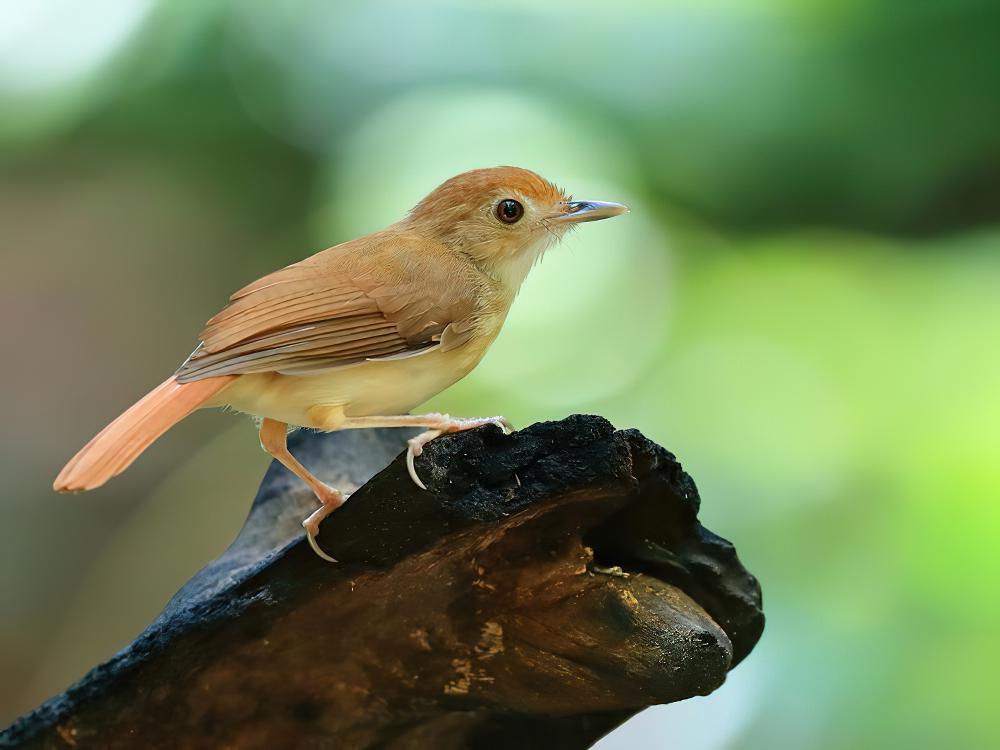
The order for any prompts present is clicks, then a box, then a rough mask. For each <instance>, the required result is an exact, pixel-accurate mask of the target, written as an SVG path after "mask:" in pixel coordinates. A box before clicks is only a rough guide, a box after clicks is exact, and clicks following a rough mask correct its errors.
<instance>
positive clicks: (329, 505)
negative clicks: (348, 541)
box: [302, 485, 347, 563]
mask: <svg viewBox="0 0 1000 750" xmlns="http://www.w3.org/2000/svg"><path fill="white" fill-rule="evenodd" d="M314 489H315V490H316V498H317V499H318V500H319V502H320V506H319V507H318V508H317V509H316V510H315V511H313V513H312V514H311V515H310V516H309V517H308V518H307V519H306V520H305V521H303V522H302V528H304V529H305V530H306V539H308V540H309V546H310V547H312V550H313V552H315V553H316V554H317V555H319V556H320V557H322V558H323V559H324V560H326V561H327V562H332V563H335V562H337V560H336V559H335V558H333V557H330V556H329V555H328V554H326V552H324V551H323V549H322V548H321V547H320V546H319V542H317V541H316V536H317V535H318V534H319V525H320V523H322V521H323V519H324V518H326V517H327V516H328V515H330V514H331V513H333V511H335V510H337V508H339V507H340V506H341V505H343V504H344V502H346V500H347V496H346V495H345V494H344V493H343V492H341V491H340V490H335V489H333V487H327V486H326V485H322V487H320V488H314Z"/></svg>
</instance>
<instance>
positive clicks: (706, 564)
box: [0, 416, 764, 750]
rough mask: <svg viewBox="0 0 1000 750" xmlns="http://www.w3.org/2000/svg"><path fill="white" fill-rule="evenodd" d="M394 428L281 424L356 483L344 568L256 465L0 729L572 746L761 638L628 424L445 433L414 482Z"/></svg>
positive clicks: (90, 742)
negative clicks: (139, 629) (163, 601)
mask: <svg viewBox="0 0 1000 750" xmlns="http://www.w3.org/2000/svg"><path fill="white" fill-rule="evenodd" d="M406 436H407V435H406V434H405V433H403V432H400V431H391V430H382V431H369V432H356V431H350V432H344V433H335V434H332V435H320V434H315V433H306V432H303V433H297V434H296V435H295V436H293V440H292V448H293V451H294V452H295V453H296V454H297V455H298V456H299V457H300V458H302V460H303V462H304V463H305V464H306V465H308V466H311V467H314V468H315V469H317V471H318V474H319V475H320V476H321V477H323V478H324V479H326V480H328V481H330V482H331V484H335V485H337V486H340V487H344V488H352V487H357V486H358V485H361V484H363V486H362V487H361V488H360V489H359V490H357V492H356V493H355V494H354V495H353V496H352V498H351V500H350V501H349V502H348V503H347V505H345V506H344V507H343V508H341V509H340V510H338V511H337V512H336V513H335V514H334V515H332V516H331V517H330V518H329V519H327V520H326V521H325V522H324V524H323V528H322V534H321V536H320V543H321V544H322V545H323V546H324V548H325V549H326V550H327V551H328V552H330V553H331V554H332V555H334V556H335V557H337V558H338V559H339V560H340V561H341V563H340V564H339V565H332V564H330V563H326V562H323V561H322V560H320V559H319V558H318V557H316V556H315V555H314V554H313V553H312V551H311V550H310V549H309V547H308V545H307V544H306V543H305V541H304V539H303V538H302V530H301V527H300V526H299V522H300V521H301V519H302V518H303V517H304V516H305V515H306V514H307V513H308V512H309V511H311V510H312V509H313V508H314V502H313V500H312V497H311V495H310V494H309V493H308V491H307V490H306V489H305V487H304V486H302V485H301V484H300V483H298V480H296V479H294V477H291V475H289V474H288V473H287V472H286V471H285V470H284V469H283V468H282V467H280V466H279V465H277V464H273V465H272V466H271V468H270V469H269V470H268V473H267V475H266V477H265V478H264V482H263V484H262V485H261V488H260V491H259V492H258V494H257V498H256V500H255V502H254V505H253V509H252V510H251V512H250V516H249V518H248V520H247V523H246V525H245V526H244V528H243V530H242V531H241V532H240V535H239V537H238V538H237V539H236V541H235V542H234V543H233V545H232V546H231V547H230V549H229V550H227V552H226V553H225V554H224V555H223V556H222V557H221V558H219V559H218V560H216V561H215V562H213V563H211V564H209V565H208V566H207V567H206V568H204V569H203V570H202V571H201V572H200V573H198V575H196V576H195V577H194V578H193V579H192V580H191V581H190V582H189V583H188V584H187V585H186V586H185V587H184V588H183V589H181V591H180V592H178V593H177V595H176V596H175V597H174V598H173V599H172V600H171V601H170V603H169V604H168V605H167V607H166V609H165V610H164V611H163V613H162V614H161V615H160V616H159V617H158V618H157V620H156V621H155V622H154V623H153V624H152V625H151V626H150V627H149V628H148V629H147V630H146V631H145V632H144V633H143V634H142V635H141V636H139V638H138V639H137V640H136V641H135V642H134V643H132V644H131V645H130V646H128V647H127V648H125V649H124V650H123V651H122V652H121V653H119V654H118V655H117V656H115V657H114V658H113V659H112V660H111V661H110V662H108V663H107V664H104V665H102V666H99V667H97V668H96V669H94V670H92V671H91V672H90V674H88V675H87V676H86V677H84V678H83V680H81V681H80V682H79V683H77V684H76V685H74V686H73V687H71V688H69V689H68V690H67V691H66V692H65V693H63V694H61V695H59V696H57V697H56V698H53V699H52V700H50V701H49V702H48V703H46V704H44V705H43V706H41V707H40V708H38V709H36V710H35V711H34V712H32V713H31V714H29V715H28V716H25V717H23V718H21V719H19V720H18V721H17V722H15V723H14V725H13V726H11V727H10V728H9V729H7V730H6V731H5V732H4V733H3V734H2V735H0V746H2V747H21V748H28V747H45V748H50V747H51V748H56V747H58V748H63V747H68V746H76V747H80V748H89V747H96V748H119V747H122V748H124V747H128V748H133V747H134V748H177V747H184V748H220V747H231V748H240V749H241V750H242V749H245V748H283V747H305V748H311V747H312V748H321V747H322V748H372V747H388V748H460V747H476V748H493V747H495V748H507V747H519V748H525V747H539V748H542V747H544V748H547V749H548V750H551V749H553V748H583V747H587V746H589V745H590V744H592V743H593V742H594V741H595V740H596V739H597V738H598V737H600V736H601V735H602V734H604V733H605V732H607V731H608V730H610V729H611V728H613V727H614V726H616V725H618V724H620V723H621V722H622V721H624V720H625V719H626V718H628V717H629V716H630V715H632V714H633V713H635V712H636V711H638V710H640V709H642V708H644V707H646V706H650V705H654V704H659V703H667V702H670V701H676V700H682V699H684V698H688V697H690V696H693V695H704V694H707V693H709V692H711V691H712V690H714V689H715V688H717V687H718V686H719V685H721V684H722V682H723V680H724V679H725V676H726V672H727V671H728V670H729V669H731V668H732V666H733V665H735V664H736V663H737V662H739V661H740V660H741V659H743V658H744V657H745V656H746V655H747V654H748V653H749V651H750V649H752V648H753V646H754V644H755V643H756V642H757V640H758V638H759V637H760V634H761V630H762V628H763V624H764V618H763V614H762V612H761V600H760V588H759V586H758V585H757V581H756V580H755V579H754V578H753V576H751V575H750V574H749V573H747V571H746V570H745V569H744V568H743V567H742V566H741V565H740V562H739V560H738V559H737V557H736V553H735V550H734V549H733V547H732V545H731V544H729V542H726V541H725V540H723V539H721V538H719V537H717V536H715V535H714V534H712V533H711V532H709V531H707V530H706V529H704V528H703V527H702V526H701V525H700V524H699V523H698V520H697V512H698V504H699V501H698V495H697V491H696V489H695V486H694V483H693V482H692V481H691V478H690V477H689V476H688V475H687V474H685V473H684V471H683V470H682V469H681V467H680V464H678V463H677V461H676V460H675V458H674V457H673V456H672V455H671V454H670V453H668V452H667V451H665V450H663V449H662V448H660V447H658V446H656V445H654V444H653V443H651V442H650V441H648V440H647V439H646V438H644V437H643V436H642V435H641V434H639V433H638V432H636V431H632V430H626V431H618V432H616V431H615V430H614V428H612V426H611V425H610V424H609V423H608V422H607V421H605V420H604V419H601V418H599V417H585V416H575V417H570V418H568V419H565V420H563V421H561V422H548V423H542V424H536V425H533V426H531V427H529V428H527V429H525V430H522V431H520V432H517V433H515V434H513V435H510V436H505V435H503V434H501V433H500V431H499V430H497V429H495V428H492V427H486V428H481V429H478V430H475V431H471V432H467V433H461V434H457V435H450V436H445V437H442V438H440V439H438V440H436V441H434V442H433V443H431V444H430V445H429V446H428V448H427V450H426V453H425V455H424V456H423V457H422V458H420V459H418V461H417V468H418V471H419V472H420V474H421V476H422V477H423V479H424V481H425V482H426V483H427V485H428V488H429V491H426V492H425V491H422V490H420V489H418V488H417V487H416V486H414V484H413V483H412V482H411V481H410V479H409V477H408V476H407V474H406V468H405V465H404V463H403V460H402V457H401V456H398V457H396V459H395V460H394V461H391V463H390V460H391V459H392V457H393V455H395V454H396V453H398V451H399V450H400V449H401V447H402V446H403V445H404V443H403V440H404V438H405V437H406ZM387 463H388V464H389V465H388V467H387V468H384V469H382V467H384V466H385V465H386V464H387ZM380 469H381V470H380ZM376 472H378V473H376ZM207 501H208V500H207Z"/></svg>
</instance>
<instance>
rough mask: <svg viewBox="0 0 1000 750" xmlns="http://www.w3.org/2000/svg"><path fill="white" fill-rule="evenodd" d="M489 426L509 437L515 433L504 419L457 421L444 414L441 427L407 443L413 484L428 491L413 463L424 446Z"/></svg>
mask: <svg viewBox="0 0 1000 750" xmlns="http://www.w3.org/2000/svg"><path fill="white" fill-rule="evenodd" d="M488 424H492V425H496V426H497V427H499V428H500V429H501V430H502V431H503V434H504V435H509V434H510V433H512V432H513V431H514V427H513V426H512V425H511V423H510V422H508V421H507V420H506V419H505V418H504V417H474V418H472V419H455V418H453V417H449V416H448V415H447V414H442V415H441V422H440V424H439V425H435V427H434V428H433V429H430V430H427V431H426V432H421V433H420V434H419V435H417V436H416V437H413V438H410V439H409V440H408V441H407V444H408V448H407V451H406V470H407V471H408V472H409V473H410V479H412V480H413V483H414V484H416V485H417V487H419V488H420V489H422V490H426V489H427V485H425V484H424V483H423V482H422V481H420V477H419V476H417V469H416V467H415V466H414V463H413V462H414V459H416V457H417V456H419V455H421V454H422V453H423V452H424V446H425V445H427V444H428V443H429V442H430V441H431V440H433V439H434V438H436V437H438V436H440V435H444V434H446V433H449V432H464V431H465V430H473V429H475V428H476V427H482V426H484V425H488Z"/></svg>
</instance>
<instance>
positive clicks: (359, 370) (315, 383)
mask: <svg viewBox="0 0 1000 750" xmlns="http://www.w3.org/2000/svg"><path fill="white" fill-rule="evenodd" d="M491 341H492V337H491V338H490V340H484V339H481V338H480V339H477V340H476V341H474V342H471V343H469V344H466V345H464V346H462V347H460V348H458V349H454V350H451V351H448V352H442V351H441V350H440V349H434V350H431V351H428V352H425V353H422V354H418V355H415V356H412V357H408V358H405V359H398V360H389V361H381V362H364V363H360V364H355V365H348V366H346V367H340V368H336V369H333V370H330V371H329V372H325V373H321V374H317V375H282V374H280V373H276V372H267V373H253V374H249V375H241V376H239V377H238V378H237V379H236V380H234V381H233V382H232V384H230V385H229V386H227V387H226V388H225V389H224V390H223V391H222V392H220V393H219V394H217V395H216V397H215V398H213V399H212V400H211V401H210V402H208V403H207V404H205V406H207V407H211V406H228V407H229V408H232V409H235V410H236V411H240V412H244V413H246V414H252V415H254V416H257V417H266V418H270V419H275V420H277V421H279V422H285V423H287V424H290V425H295V426H299V427H312V428H316V429H320V430H336V429H338V428H339V427H340V426H341V424H342V422H343V420H344V418H345V417H369V416H386V415H396V414H407V413H409V412H410V411H412V410H413V409H414V408H415V407H416V406H419V405H420V404H422V403H423V402H424V401H427V400H428V399H429V398H431V397H433V396H435V395H436V394H438V393H440V392H441V391H443V390H444V389H445V388H447V387H448V386H450V385H452V384H453V383H455V382H457V381H458V380H460V379H462V378H463V377H465V376H466V375H467V374H468V373H469V372H470V371H471V370H472V369H473V368H474V367H475V366H476V365H477V364H478V362H479V360H480V359H482V357H483V354H485V353H486V349H487V348H488V347H489V344H490V342H491Z"/></svg>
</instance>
